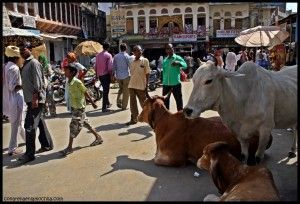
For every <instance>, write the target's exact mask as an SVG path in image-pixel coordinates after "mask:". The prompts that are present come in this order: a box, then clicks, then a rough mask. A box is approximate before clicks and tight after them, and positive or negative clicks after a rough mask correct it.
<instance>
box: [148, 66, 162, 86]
mask: <svg viewBox="0 0 300 204" xmlns="http://www.w3.org/2000/svg"><path fill="white" fill-rule="evenodd" d="M160 84H161V81H160V72H159V70H151V71H150V74H149V81H148V88H149V90H150V91H155V89H156V88H157V87H159V86H160Z"/></svg>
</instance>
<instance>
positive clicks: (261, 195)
mask: <svg viewBox="0 0 300 204" xmlns="http://www.w3.org/2000/svg"><path fill="white" fill-rule="evenodd" d="M228 147H229V146H228V144H226V143H225V142H214V143H211V144H209V145H207V146H206V147H205V148H204V150H203V155H202V157H201V158H200V159H199V160H198V162H197V167H199V168H202V169H205V170H207V171H209V173H210V174H211V176H212V179H213V181H214V183H215V185H216V187H217V188H218V189H219V192H220V193H221V194H223V195H222V196H221V197H218V196H216V195H214V194H209V195H207V196H206V197H205V198H204V201H279V194H278V190H277V188H276V186H275V184H274V180H273V176H272V173H271V171H270V170H268V169H267V168H266V167H263V166H262V165H258V166H247V165H245V164H242V163H241V162H240V161H239V160H237V159H236V158H235V157H234V156H232V155H231V154H230V153H229V152H228Z"/></svg>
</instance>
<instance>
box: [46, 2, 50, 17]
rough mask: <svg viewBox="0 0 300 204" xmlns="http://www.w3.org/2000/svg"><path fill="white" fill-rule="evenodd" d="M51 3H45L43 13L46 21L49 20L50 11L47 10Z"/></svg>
mask: <svg viewBox="0 0 300 204" xmlns="http://www.w3.org/2000/svg"><path fill="white" fill-rule="evenodd" d="M50 4H51V3H45V11H46V18H47V19H48V20H50V11H49V10H50V9H49V6H50Z"/></svg>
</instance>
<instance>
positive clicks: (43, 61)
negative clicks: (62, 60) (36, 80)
mask: <svg viewBox="0 0 300 204" xmlns="http://www.w3.org/2000/svg"><path fill="white" fill-rule="evenodd" d="M38 59H39V62H40V63H41V64H42V66H43V68H44V69H47V68H48V66H49V61H48V59H47V57H46V56H45V55H43V54H40V55H39V58H38Z"/></svg>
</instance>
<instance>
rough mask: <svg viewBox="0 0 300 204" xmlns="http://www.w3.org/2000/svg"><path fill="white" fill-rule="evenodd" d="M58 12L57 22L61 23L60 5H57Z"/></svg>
mask: <svg viewBox="0 0 300 204" xmlns="http://www.w3.org/2000/svg"><path fill="white" fill-rule="evenodd" d="M56 12H57V19H56V20H57V21H59V22H60V21H61V20H60V19H61V13H60V3H56Z"/></svg>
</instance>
